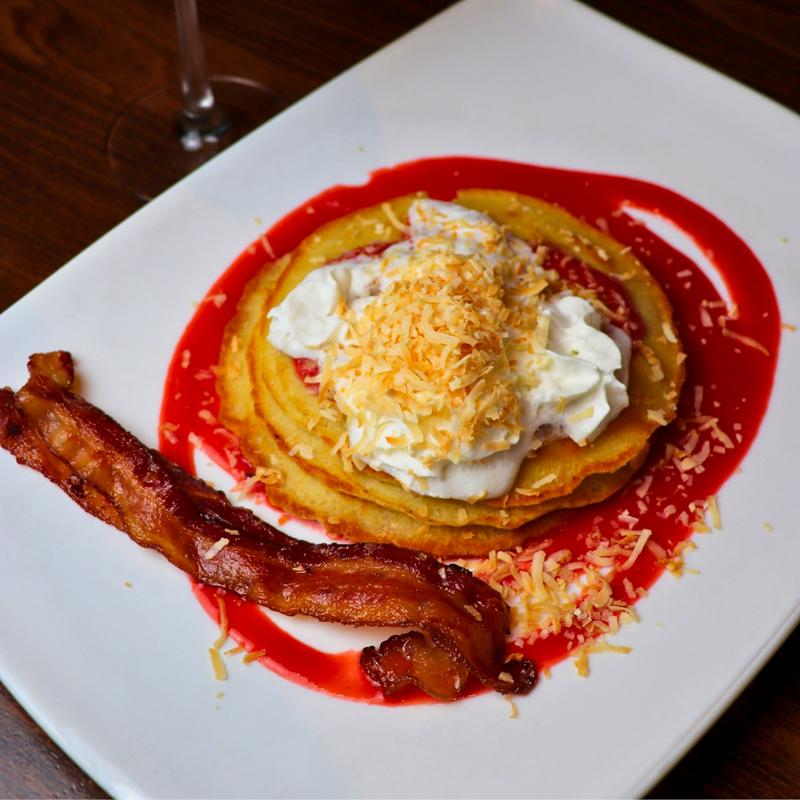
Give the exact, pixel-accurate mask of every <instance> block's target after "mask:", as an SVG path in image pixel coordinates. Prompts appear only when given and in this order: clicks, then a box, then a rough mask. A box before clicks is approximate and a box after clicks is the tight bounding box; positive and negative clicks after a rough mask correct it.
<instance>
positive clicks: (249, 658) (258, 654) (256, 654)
mask: <svg viewBox="0 0 800 800" xmlns="http://www.w3.org/2000/svg"><path fill="white" fill-rule="evenodd" d="M266 654H267V651H266V650H253V652H252V653H248V654H247V655H246V656H245V657H244V658H243V659H242V662H243V663H245V664H251V663H252V662H253V661H258V659H259V658H264V656H265V655H266Z"/></svg>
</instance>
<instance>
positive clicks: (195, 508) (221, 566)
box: [0, 352, 536, 700]
mask: <svg viewBox="0 0 800 800" xmlns="http://www.w3.org/2000/svg"><path fill="white" fill-rule="evenodd" d="M28 371H29V374H30V378H29V380H28V382H27V384H26V385H25V386H24V387H23V388H22V389H20V390H19V391H18V392H17V393H16V394H14V393H13V392H12V391H11V390H10V389H3V390H0V445H2V447H4V448H5V449H7V450H9V451H10V452H11V453H12V454H13V455H14V456H15V457H16V459H17V461H18V462H20V463H22V464H25V465H27V466H30V467H32V468H33V469H36V470H38V471H39V472H41V473H42V474H44V475H45V476H46V477H48V478H49V479H50V480H51V481H53V482H54V483H56V484H57V485H58V486H60V487H61V488H62V489H63V490H64V491H65V492H67V493H68V494H69V495H70V497H72V498H73V499H74V500H75V501H76V502H78V503H79V504H80V505H81V507H82V508H84V509H85V510H86V511H88V512H89V513H91V514H94V515H95V516H97V517H99V518H100V519H102V520H104V521H105V522H108V523H109V524H111V525H114V526H115V527H117V528H119V529H120V530H122V531H123V532H125V533H127V534H128V535H129V536H130V537H131V538H132V539H133V540H134V541H135V542H136V543H137V544H140V545H142V546H143V547H149V548H153V549H155V550H158V551H159V552H160V553H162V554H163V555H164V556H165V557H166V558H167V559H168V560H169V561H170V562H171V563H172V564H174V565H175V566H177V567H179V568H180V569H182V570H183V571H185V572H187V573H189V574H190V575H191V576H193V577H194V578H196V579H197V580H200V581H202V582H204V583H207V584H210V585H212V586H219V587H222V588H224V589H228V590H230V591H233V592H236V593H237V594H239V595H241V596H242V597H244V598H246V599H248V600H251V601H254V602H256V603H260V604H261V605H264V606H266V607H267V608H271V609H273V610H275V611H280V612H282V613H284V614H291V615H293V614H306V615H309V616H312V617H316V618H317V619H320V620H325V621H331V622H343V623H347V624H350V625H381V626H396V627H403V628H414V629H417V630H421V631H423V632H424V633H419V632H416V631H412V632H410V633H406V634H401V635H398V636H393V637H391V638H390V639H388V640H387V641H385V642H384V643H383V644H382V645H381V646H380V648H378V649H376V648H374V647H369V648H366V649H365V650H364V652H363V654H362V659H361V660H362V666H363V667H364V670H365V672H366V674H367V675H368V676H369V678H370V679H371V680H372V681H373V682H375V683H376V684H377V685H379V686H380V687H381V688H382V689H383V690H384V691H385V692H387V693H390V692H393V691H398V690H400V689H402V688H403V687H405V686H407V685H416V686H418V687H420V688H421V689H423V690H424V691H426V692H427V693H429V694H430V695H432V696H434V697H437V698H440V699H447V700H450V699H454V698H455V697H457V696H458V695H459V694H460V693H461V692H462V691H463V689H464V686H465V683H466V679H467V676H468V675H469V674H471V675H473V676H475V677H476V678H477V679H478V680H479V681H480V682H481V683H483V684H484V685H486V686H488V687H490V688H492V689H495V690H496V691H498V692H502V693H509V692H510V693H516V694H521V693H526V692H528V691H530V689H531V688H532V687H533V685H534V683H535V678H536V676H535V672H534V668H533V665H532V664H531V663H530V662H529V661H524V660H519V661H513V662H510V663H508V664H505V663H504V655H505V633H506V630H507V627H508V608H507V606H506V605H505V603H504V602H503V600H502V598H501V597H500V596H499V595H498V594H497V593H496V592H494V591H493V590H492V589H490V588H489V587H488V586H487V585H486V584H484V583H482V582H481V581H479V580H478V579H476V578H474V577H473V576H472V575H471V574H470V573H469V572H468V571H467V570H464V569H462V568H460V567H458V566H455V565H445V564H441V563H440V562H438V561H436V560H435V559H434V558H432V557H430V556H428V555H427V554H426V553H420V552H415V551H413V550H407V549H405V548H400V547H395V546H393V545H383V544H350V545H341V544H322V545H319V544H310V543H308V542H304V541H300V540H297V539H293V538H291V537H290V536H287V535H286V534H284V533H283V532H281V531H279V530H277V529H276V528H273V527H272V526H271V525H269V524H267V523H266V522H264V521H263V520H261V519H259V518H258V517H256V516H255V515H254V514H252V513H251V512H250V511H248V510H246V509H242V508H237V507H235V506H232V505H231V504H230V503H229V502H228V500H227V498H226V497H225V496H224V495H223V494H222V493H221V492H217V491H215V490H213V489H211V488H210V487H209V486H208V485H207V484H205V483H203V482H202V481H199V480H197V479H196V478H193V477H192V476H190V475H188V474H187V473H186V472H184V471H183V470H182V469H180V468H179V467H178V466H177V465H175V464H173V463H172V462H169V461H168V460H167V459H165V458H164V457H163V456H162V455H161V454H160V453H158V452H156V451H154V450H150V449H149V448H147V447H145V446H144V445H143V444H142V443H141V442H139V441H138V440H137V439H136V438H135V437H134V436H132V435H131V434H130V433H128V432H127V431H125V430H124V429H123V428H122V427H121V426H120V425H118V424H117V423H116V422H114V420H112V419H111V418H110V417H108V416H107V415H106V414H104V413H103V412H102V411H100V410H99V409H97V408H96V407H94V406H92V405H91V404H89V403H88V402H86V401H85V400H83V399H82V398H81V397H79V396H78V395H76V394H74V393H73V392H72V391H71V387H72V382H73V375H72V359H71V357H70V355H69V354H68V353H65V352H56V353H47V354H37V355H34V356H31V358H30V360H29V362H28ZM231 531H236V533H235V534H233V533H231ZM221 538H227V539H229V544H228V545H227V546H225V547H224V548H223V549H222V550H220V551H219V552H218V553H217V554H216V555H215V556H213V557H212V558H209V559H206V558H204V556H205V555H206V554H207V553H208V552H209V550H210V549H211V548H212V546H213V545H214V544H215V543H216V542H218V541H219V540H220V539H221Z"/></svg>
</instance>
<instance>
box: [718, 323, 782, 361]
mask: <svg viewBox="0 0 800 800" xmlns="http://www.w3.org/2000/svg"><path fill="white" fill-rule="evenodd" d="M722 335H723V336H727V337H728V338H729V339H734V340H736V341H737V342H740V343H741V344H743V345H744V346H745V347H752V348H753V350H758V352H759V353H763V354H764V355H765V356H769V354H770V352H769V350H767V348H766V347H764V345H763V344H761V342H758V341H756V340H755V339H754V338H753V337H752V336H745V335H744V334H743V333H736V331H732V330H731V329H730V328H723V329H722Z"/></svg>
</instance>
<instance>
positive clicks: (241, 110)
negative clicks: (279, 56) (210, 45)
mask: <svg viewBox="0 0 800 800" xmlns="http://www.w3.org/2000/svg"><path fill="white" fill-rule="evenodd" d="M211 88H212V90H213V92H214V100H215V106H216V107H217V108H218V109H219V113H220V115H219V117H217V118H216V119H215V124H213V125H209V126H208V127H207V128H206V129H205V130H199V131H198V130H195V129H192V127H191V126H189V125H187V123H186V121H185V120H184V119H183V118H182V116H181V93H180V88H179V87H178V86H174V87H172V86H170V87H165V88H163V89H157V90H156V91H154V92H152V93H151V94H148V95H145V96H144V97H142V98H141V99H139V100H137V101H136V102H134V103H132V104H131V105H130V106H128V108H127V109H125V111H124V112H123V113H122V114H121V115H120V117H119V118H118V119H117V121H116V122H115V123H114V126H113V127H112V128H111V131H110V133H109V135H108V141H107V143H106V153H107V156H108V161H109V164H110V165H111V170H112V172H113V173H114V174H115V175H116V177H117V178H118V179H119V180H120V181H121V182H122V183H123V185H125V186H126V187H127V188H128V189H130V190H131V191H132V192H133V193H134V194H135V195H136V196H137V197H140V198H141V199H142V200H151V199H152V198H153V197H155V196H156V195H159V194H161V192H163V191H164V190H165V189H168V188H169V187H170V186H172V184H174V183H176V182H177V181H179V180H180V179H181V178H183V177H184V176H185V175H188V174H189V173H190V172H192V171H193V170H195V169H197V167H199V166H200V165H201V164H204V163H205V162H206V161H208V160H209V159H211V158H213V157H214V156H215V155H216V154H217V153H219V152H221V151H222V150H224V149H225V148H226V147H228V146H229V145H231V144H233V143H234V142H236V141H237V140H239V139H241V138H242V137H243V136H245V135H246V134H248V133H250V132H251V131H252V130H254V129H255V128H257V127H258V126H259V125H261V124H262V123H263V122H266V121H267V120H268V119H269V118H270V117H273V116H274V115H275V114H276V113H277V112H278V111H280V110H281V108H282V105H283V104H282V103H281V102H280V101H279V99H278V96H277V95H276V94H275V93H274V92H273V91H272V90H271V89H268V88H267V87H266V86H263V85H261V84H260V83H256V82H255V81H251V80H248V79H246V78H237V77H234V76H232V75H218V76H214V77H212V78H211Z"/></svg>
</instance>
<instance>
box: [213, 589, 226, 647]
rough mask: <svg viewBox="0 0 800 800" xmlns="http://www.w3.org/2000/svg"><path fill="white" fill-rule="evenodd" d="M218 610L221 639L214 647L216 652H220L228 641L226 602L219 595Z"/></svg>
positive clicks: (218, 639) (217, 640) (219, 638)
mask: <svg viewBox="0 0 800 800" xmlns="http://www.w3.org/2000/svg"><path fill="white" fill-rule="evenodd" d="M217 608H218V609H219V637H218V638H217V639H216V641H215V642H214V644H213V645H211V646H212V647H213V648H214V649H215V650H219V649H220V648H221V647H222V645H224V644H225V642H227V641H228V611H227V609H226V608H225V601H224V600H223V599H222V598H221V597H220V596H219V595H217Z"/></svg>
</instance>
